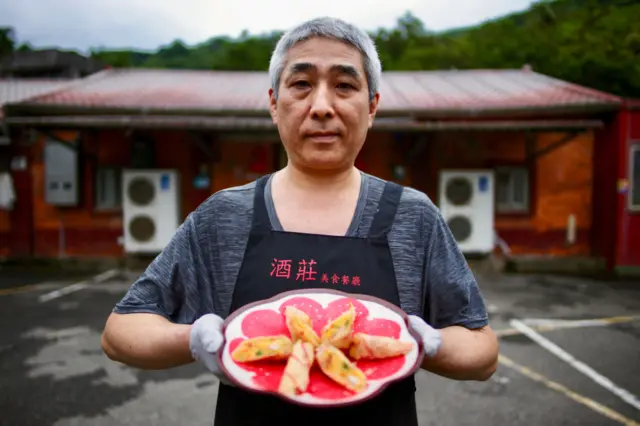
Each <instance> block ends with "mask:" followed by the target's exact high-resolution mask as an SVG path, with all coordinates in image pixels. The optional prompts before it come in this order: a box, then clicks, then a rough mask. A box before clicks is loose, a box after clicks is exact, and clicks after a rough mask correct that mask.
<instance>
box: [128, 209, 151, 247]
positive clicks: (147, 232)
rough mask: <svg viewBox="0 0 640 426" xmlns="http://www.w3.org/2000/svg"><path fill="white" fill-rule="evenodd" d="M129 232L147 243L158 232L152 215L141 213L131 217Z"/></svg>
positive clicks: (134, 237) (136, 238)
mask: <svg viewBox="0 0 640 426" xmlns="http://www.w3.org/2000/svg"><path fill="white" fill-rule="evenodd" d="M129 234H130V235H131V236H132V237H133V239H135V240H136V241H139V242H142V243H145V242H147V241H151V239H152V238H153V236H154V235H155V234H156V225H155V223H154V222H153V219H151V217H149V216H146V215H139V216H136V217H134V218H133V219H131V222H129Z"/></svg>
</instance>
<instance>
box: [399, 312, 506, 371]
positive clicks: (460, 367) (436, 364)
mask: <svg viewBox="0 0 640 426" xmlns="http://www.w3.org/2000/svg"><path fill="white" fill-rule="evenodd" d="M409 325H410V326H411V328H412V329H413V330H415V331H416V332H417V333H418V334H419V335H420V338H421V339H422V345H423V347H424V351H425V353H426V357H425V359H424V361H423V362H422V368H423V369H425V370H427V371H430V372H432V373H435V374H438V375H440V376H443V377H448V378H450V379H454V380H480V381H482V380H487V379H488V378H489V377H491V375H492V374H493V373H494V372H495V370H496V367H497V363H498V339H497V337H496V335H495V333H493V331H492V330H491V328H490V327H489V326H486V327H483V328H480V329H476V330H472V329H467V328H465V327H460V326H451V327H445V328H443V329H440V330H436V329H434V328H433V327H431V326H430V325H429V324H427V323H426V322H425V321H424V320H423V319H422V318H420V317H418V316H415V315H410V316H409Z"/></svg>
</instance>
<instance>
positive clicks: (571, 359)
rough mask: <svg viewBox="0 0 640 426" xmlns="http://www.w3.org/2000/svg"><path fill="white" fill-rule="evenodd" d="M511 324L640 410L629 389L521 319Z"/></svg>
mask: <svg viewBox="0 0 640 426" xmlns="http://www.w3.org/2000/svg"><path fill="white" fill-rule="evenodd" d="M511 326H512V327H514V328H515V329H517V330H519V331H521V332H522V333H523V334H524V335H526V336H527V337H529V338H530V339H531V340H533V341H534V342H536V343H537V344H539V345H540V346H542V347H543V348H544V349H546V350H548V351H549V352H551V353H552V354H553V355H555V356H557V357H558V358H560V359H561V360H563V361H565V362H566V363H568V364H569V365H570V366H572V367H573V368H575V369H576V370H578V371H580V372H581V373H582V374H584V375H585V376H587V377H588V378H590V379H591V380H593V381H594V382H596V383H598V384H599V385H600V386H602V387H604V388H605V389H607V390H608V391H610V392H612V393H613V394H614V395H616V396H618V397H619V398H620V399H622V400H623V401H624V402H626V403H627V404H629V405H631V406H632V407H634V408H636V409H637V410H640V400H639V399H638V398H637V397H636V396H635V395H633V394H632V393H630V392H629V391H627V390H625V389H622V388H621V387H620V386H618V385H616V384H615V383H613V382H612V381H611V380H609V379H608V378H606V377H605V376H603V375H602V374H600V373H598V372H597V371H595V370H594V369H593V368H591V367H589V366H588V365H587V364H585V363H583V362H582V361H579V360H577V359H576V358H575V357H573V355H571V354H570V353H568V352H567V351H565V350H564V349H562V348H561V347H560V346H558V345H556V344H555V343H553V342H552V341H551V340H549V339H547V338H546V337H544V336H542V335H541V334H540V333H538V332H536V331H535V330H533V329H532V328H531V327H529V326H527V325H526V324H524V323H523V322H522V321H519V320H511Z"/></svg>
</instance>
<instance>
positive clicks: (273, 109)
mask: <svg viewBox="0 0 640 426" xmlns="http://www.w3.org/2000/svg"><path fill="white" fill-rule="evenodd" d="M269 113H270V114H271V120H273V124H278V110H277V108H276V97H275V95H274V91H273V89H269Z"/></svg>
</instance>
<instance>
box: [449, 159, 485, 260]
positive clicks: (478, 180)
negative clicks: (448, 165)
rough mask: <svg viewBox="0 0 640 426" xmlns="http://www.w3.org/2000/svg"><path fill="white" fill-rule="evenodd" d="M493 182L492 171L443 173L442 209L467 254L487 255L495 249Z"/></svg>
mask: <svg viewBox="0 0 640 426" xmlns="http://www.w3.org/2000/svg"><path fill="white" fill-rule="evenodd" d="M494 182H495V180H494V176H493V171H492V170H444V171H442V172H441V173H440V188H439V194H440V196H439V208H440V212H441V214H442V216H443V217H444V220H445V222H446V223H447V225H448V226H449V228H450V229H451V233H452V234H453V236H454V238H455V239H456V241H457V243H458V247H460V250H461V251H462V252H463V253H465V254H471V253H474V254H486V253H489V252H491V251H492V250H493V247H494V192H495V190H494Z"/></svg>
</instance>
